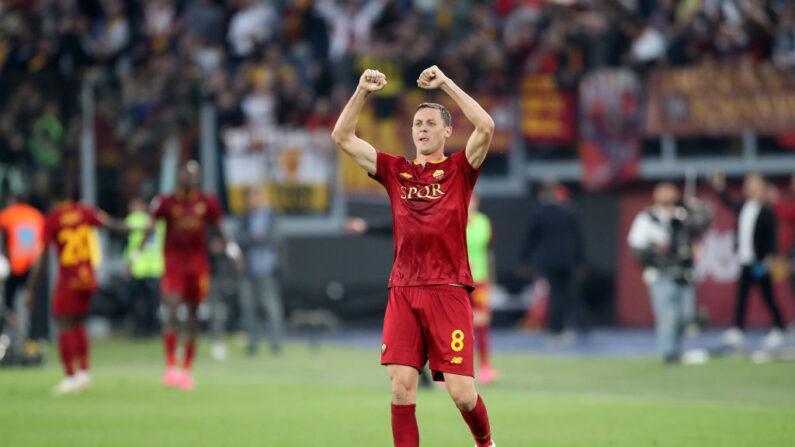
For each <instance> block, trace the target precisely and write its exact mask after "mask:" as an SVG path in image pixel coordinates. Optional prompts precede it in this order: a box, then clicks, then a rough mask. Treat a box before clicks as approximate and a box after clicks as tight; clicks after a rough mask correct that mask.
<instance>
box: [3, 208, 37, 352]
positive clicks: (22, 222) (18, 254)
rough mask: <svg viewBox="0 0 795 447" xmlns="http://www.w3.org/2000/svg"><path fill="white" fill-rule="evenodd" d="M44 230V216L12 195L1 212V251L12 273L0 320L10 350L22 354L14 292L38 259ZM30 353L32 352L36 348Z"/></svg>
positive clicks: (6, 282)
mask: <svg viewBox="0 0 795 447" xmlns="http://www.w3.org/2000/svg"><path fill="white" fill-rule="evenodd" d="M43 229H44V215H42V214H41V212H40V211H39V210H37V209H36V208H33V207H32V206H30V205H28V204H26V203H24V202H23V201H22V199H21V197H19V196H16V195H12V196H11V197H10V198H9V201H8V206H7V207H6V208H5V209H3V210H2V211H0V236H2V238H3V248H2V250H0V252H3V253H5V254H6V256H7V257H8V261H9V263H10V264H11V274H10V275H9V276H8V278H7V279H6V281H5V284H4V289H5V290H4V293H3V296H4V300H5V306H4V307H5V309H3V312H2V320H0V334H3V333H10V334H11V339H12V344H11V347H12V351H16V352H17V353H21V349H20V347H19V344H20V343H21V342H22V341H24V340H23V339H22V338H23V337H22V335H24V334H23V331H22V326H23V324H22V322H21V321H20V319H19V316H18V315H17V313H16V304H17V300H16V297H17V291H21V290H22V287H23V286H24V285H25V282H27V280H28V276H29V273H30V270H31V268H32V267H33V265H34V264H35V263H36V261H37V260H38V259H39V255H40V254H41V251H42V246H41V235H42V231H43ZM4 326H5V330H4ZM32 346H35V344H34V345H32ZM30 354H34V355H35V354H36V352H35V350H34V352H32V353H30Z"/></svg>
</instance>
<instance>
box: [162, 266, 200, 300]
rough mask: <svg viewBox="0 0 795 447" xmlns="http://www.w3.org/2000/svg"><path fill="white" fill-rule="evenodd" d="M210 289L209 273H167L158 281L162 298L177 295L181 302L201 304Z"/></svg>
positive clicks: (167, 271)
mask: <svg viewBox="0 0 795 447" xmlns="http://www.w3.org/2000/svg"><path fill="white" fill-rule="evenodd" d="M209 289H210V273H209V272H207V271H200V272H186V271H169V270H168V268H166V272H165V274H164V275H163V277H162V278H161V279H160V293H161V295H162V296H167V295H178V296H179V297H180V298H182V300H184V301H189V302H193V303H201V302H202V301H204V300H205V298H207V292H208V291H209Z"/></svg>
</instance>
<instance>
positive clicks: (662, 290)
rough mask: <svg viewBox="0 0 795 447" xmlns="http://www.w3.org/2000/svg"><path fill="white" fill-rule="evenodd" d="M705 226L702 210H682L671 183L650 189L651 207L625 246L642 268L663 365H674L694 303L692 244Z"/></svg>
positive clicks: (637, 219)
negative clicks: (651, 194)
mask: <svg viewBox="0 0 795 447" xmlns="http://www.w3.org/2000/svg"><path fill="white" fill-rule="evenodd" d="M709 224H710V217H709V211H708V210H707V209H706V208H704V207H703V206H698V205H696V206H693V205H691V206H689V207H688V206H685V205H684V204H683V203H682V202H681V201H680V198H679V190H678V188H677V187H676V186H674V185H673V184H672V183H660V184H658V185H657V186H656V187H655V188H654V205H653V206H651V207H649V208H646V209H645V210H643V211H641V212H640V213H639V214H638V215H637V216H635V220H634V221H633V222H632V227H631V228H630V231H629V235H628V236H627V242H628V243H629V246H630V247H631V248H632V250H633V251H634V252H635V255H636V256H637V258H638V261H639V262H640V264H641V265H642V266H643V281H644V282H645V283H646V285H647V286H648V288H649V296H650V297H651V302H652V311H653V312H654V325H655V330H656V333H657V346H658V349H659V351H660V353H661V355H662V357H663V361H664V362H665V364H666V365H674V364H677V363H679V361H680V357H681V354H682V336H683V335H684V332H685V328H686V326H687V324H688V323H689V321H688V318H689V315H690V314H692V312H691V311H690V310H689V309H691V308H692V307H693V306H694V299H695V276H694V273H693V263H694V246H695V243H696V239H697V238H698V236H700V234H701V233H702V232H703V231H704V230H706V228H707V227H708V226H709Z"/></svg>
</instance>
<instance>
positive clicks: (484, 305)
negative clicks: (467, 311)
mask: <svg viewBox="0 0 795 447" xmlns="http://www.w3.org/2000/svg"><path fill="white" fill-rule="evenodd" d="M490 294H491V290H490V289H489V284H488V283H485V282H481V283H477V284H475V288H474V290H472V291H471V292H469V302H470V304H472V309H473V310H485V311H490V310H491V301H490V299H489V297H490Z"/></svg>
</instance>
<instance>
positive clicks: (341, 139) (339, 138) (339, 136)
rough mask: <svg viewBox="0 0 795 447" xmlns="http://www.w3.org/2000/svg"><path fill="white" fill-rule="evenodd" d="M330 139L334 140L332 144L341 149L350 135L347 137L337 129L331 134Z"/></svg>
mask: <svg viewBox="0 0 795 447" xmlns="http://www.w3.org/2000/svg"><path fill="white" fill-rule="evenodd" d="M331 139H332V140H334V143H335V144H336V145H337V146H340V147H342V146H344V145H345V143H346V142H347V141H348V140H349V139H350V135H347V134H346V133H345V132H341V131H340V130H339V129H334V130H333V131H332V132H331Z"/></svg>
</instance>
